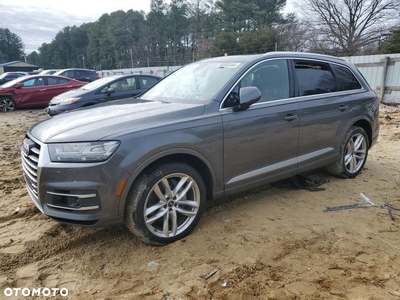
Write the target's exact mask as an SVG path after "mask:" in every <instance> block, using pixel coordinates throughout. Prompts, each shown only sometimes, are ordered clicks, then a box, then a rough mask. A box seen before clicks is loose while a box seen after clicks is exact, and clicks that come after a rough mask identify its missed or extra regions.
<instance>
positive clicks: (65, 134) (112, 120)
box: [29, 98, 205, 143]
mask: <svg viewBox="0 0 400 300" xmlns="http://www.w3.org/2000/svg"><path fill="white" fill-rule="evenodd" d="M204 109H205V105H203V104H201V105H200V104H183V103H167V102H159V101H143V100H138V99H136V100H134V99H132V98H130V99H124V100H117V101H112V102H110V103H104V104H100V105H94V106H90V107H88V108H85V109H78V110H75V111H71V112H68V113H63V114H60V115H57V116H55V117H52V118H49V119H47V120H44V121H42V122H40V123H37V124H35V125H34V126H32V127H31V128H30V130H29V132H30V134H31V135H32V136H33V137H34V138H36V139H37V140H39V141H40V142H44V143H58V142H78V141H97V140H101V139H107V138H115V137H116V136H118V135H122V134H127V133H130V132H135V131H139V130H143V129H150V128H154V127H159V126H165V125H168V124H171V123H172V124H174V123H179V122H182V121H184V120H186V119H190V118H193V117H196V116H200V115H201V114H203V112H204Z"/></svg>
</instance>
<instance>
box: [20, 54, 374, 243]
mask: <svg viewBox="0 0 400 300" xmlns="http://www.w3.org/2000/svg"><path fill="white" fill-rule="evenodd" d="M378 111H379V103H378V98H377V95H376V94H375V93H374V92H373V91H372V90H371V88H370V87H369V86H368V84H367V82H366V81H365V79H364V78H363V77H362V76H361V74H360V73H359V72H358V70H357V69H356V68H355V67H354V66H353V65H351V64H350V63H348V62H346V61H345V60H343V59H340V58H335V57H331V56H324V55H316V54H309V53H292V52H272V53H267V54H264V55H243V56H227V57H218V58H212V59H206V60H202V61H198V62H195V63H192V64H190V65H187V66H185V67H183V68H181V69H179V70H177V71H176V72H174V73H173V74H171V75H170V76H168V77H166V78H164V79H163V80H162V81H160V82H159V83H157V84H156V85H155V86H153V87H152V88H151V89H149V90H148V91H147V92H145V93H144V94H142V95H141V96H140V97H139V98H137V99H133V98H128V99H123V100H117V101H115V102H110V103H104V104H101V105H95V106H92V107H90V108H88V109H80V110H77V111H73V112H70V113H66V114H62V115H59V116H55V117H53V118H51V119H48V120H45V121H43V122H41V123H38V124H36V125H34V126H33V127H32V128H30V129H29V131H28V132H27V135H26V138H25V140H24V142H23V145H22V146H21V155H22V166H23V173H24V177H25V180H26V184H27V189H28V192H29V195H30V197H31V198H32V200H33V202H34V203H35V204H36V206H37V207H38V208H39V209H40V210H41V211H42V212H43V213H44V214H45V215H47V216H49V217H51V218H53V219H54V220H57V221H60V222H64V223H69V224H76V225H82V226H105V225H113V224H122V223H125V224H126V226H127V227H128V228H129V230H130V231H132V232H133V233H134V234H135V235H137V236H138V237H139V238H140V239H141V240H143V241H144V242H146V243H150V244H166V243H170V242H173V241H176V240H178V239H181V238H182V237H184V236H186V235H188V234H189V233H190V232H191V231H192V230H193V228H194V227H195V226H196V224H197V223H198V221H199V219H200V216H201V214H202V212H203V210H204V207H205V203H206V201H209V200H212V199H215V198H218V197H224V196H227V195H231V194H234V193H238V192H241V191H245V190H249V189H252V188H254V187H257V186H260V185H263V184H267V183H270V182H273V181H277V180H281V179H283V178H287V177H291V176H294V175H296V174H298V173H302V172H305V171H309V170H313V169H316V168H320V167H323V166H326V167H327V169H328V170H329V171H330V172H331V173H332V174H334V175H337V176H340V177H345V178H348V177H350V178H351V177H355V176H357V175H358V174H359V173H360V172H361V170H362V169H363V167H364V164H365V162H366V160H367V155H368V150H369V149H370V147H371V146H372V145H374V143H375V142H376V140H377V138H378V134H379V121H378Z"/></svg>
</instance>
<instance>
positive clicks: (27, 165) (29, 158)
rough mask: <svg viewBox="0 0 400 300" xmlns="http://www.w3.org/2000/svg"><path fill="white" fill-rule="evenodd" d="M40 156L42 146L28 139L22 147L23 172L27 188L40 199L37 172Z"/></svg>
mask: <svg viewBox="0 0 400 300" xmlns="http://www.w3.org/2000/svg"><path fill="white" fill-rule="evenodd" d="M39 155H40V145H39V144H37V143H35V142H34V141H32V140H31V139H29V137H26V138H25V139H24V142H23V144H22V147H21V160H22V170H23V172H24V177H25V181H26V186H27V188H28V189H29V190H30V191H31V192H32V193H31V194H32V195H33V196H35V198H36V200H37V199H38V182H37V177H38V176H37V171H38V162H39Z"/></svg>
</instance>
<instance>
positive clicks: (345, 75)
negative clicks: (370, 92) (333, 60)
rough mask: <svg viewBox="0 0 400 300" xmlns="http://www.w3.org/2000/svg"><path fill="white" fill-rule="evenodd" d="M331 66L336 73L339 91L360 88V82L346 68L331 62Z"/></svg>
mask: <svg viewBox="0 0 400 300" xmlns="http://www.w3.org/2000/svg"><path fill="white" fill-rule="evenodd" d="M331 67H332V70H333V72H334V73H335V75H336V81H337V84H338V90H339V91H349V90H358V89H361V88H362V86H361V84H360V82H359V81H358V80H357V78H356V77H355V76H354V74H353V73H352V72H351V71H350V70H349V69H348V68H346V67H343V66H339V65H335V64H332V65H331Z"/></svg>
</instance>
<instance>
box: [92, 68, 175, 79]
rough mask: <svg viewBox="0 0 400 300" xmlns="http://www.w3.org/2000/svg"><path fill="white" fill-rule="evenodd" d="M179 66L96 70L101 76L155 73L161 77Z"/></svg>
mask: <svg viewBox="0 0 400 300" xmlns="http://www.w3.org/2000/svg"><path fill="white" fill-rule="evenodd" d="M179 68H180V66H164V67H147V68H131V69H114V70H102V71H97V73H98V74H99V75H101V77H108V76H112V75H120V74H145V75H157V76H161V77H165V76H167V75H168V74H169V73H171V72H173V71H175V70H176V69H179Z"/></svg>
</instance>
